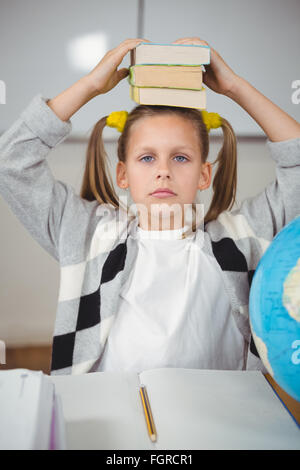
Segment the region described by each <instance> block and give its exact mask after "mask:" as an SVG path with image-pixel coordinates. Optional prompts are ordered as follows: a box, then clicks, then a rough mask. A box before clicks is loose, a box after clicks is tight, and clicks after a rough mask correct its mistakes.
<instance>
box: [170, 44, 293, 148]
mask: <svg viewBox="0 0 300 470" xmlns="http://www.w3.org/2000/svg"><path fill="white" fill-rule="evenodd" d="M173 44H199V45H206V46H210V45H209V44H208V43H207V42H206V41H204V40H202V39H200V38H197V37H190V38H181V39H177V40H176V41H174V42H173ZM210 48H211V60H210V64H209V65H206V66H205V70H206V71H205V73H204V77H203V81H204V83H205V84H206V85H207V86H208V87H209V88H210V89H211V90H213V91H215V92H216V93H219V94H222V95H225V96H227V97H228V98H231V99H232V100H233V101H235V102H236V103H237V104H239V105H240V106H241V107H242V108H243V109H244V110H245V111H246V112H247V113H248V114H249V115H250V116H251V117H252V118H253V119H254V120H255V121H256V122H257V124H258V125H259V126H260V127H261V128H262V129H263V131H264V132H265V134H266V135H267V137H268V138H269V140H270V141H271V142H280V141H283V140H289V139H295V138H297V137H300V124H299V123H298V122H297V121H295V119H293V118H292V117H291V116H289V115H288V114H287V113H286V112H284V111H283V110H282V109H280V108H279V107H278V106H277V105H276V104H274V103H273V102H272V101H271V100H269V99H268V98H267V97H266V96H264V95H263V94H262V93H261V92H260V91H258V90H257V89H256V88H254V87H253V86H252V85H251V84H250V83H249V82H247V80H245V79H244V78H242V77H239V76H238V75H237V74H236V73H235V72H234V71H233V70H232V69H231V68H230V67H229V65H228V64H227V63H226V62H225V61H224V59H223V58H222V57H221V56H220V54H219V53H218V52H217V51H216V50H215V49H213V47H211V46H210Z"/></svg>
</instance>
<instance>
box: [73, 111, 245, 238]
mask: <svg viewBox="0 0 300 470" xmlns="http://www.w3.org/2000/svg"><path fill="white" fill-rule="evenodd" d="M164 114H168V115H170V114H173V115H174V114H175V115H177V116H181V117H183V118H185V119H188V120H189V121H190V122H191V123H192V124H193V125H194V127H195V129H196V131H197V134H198V136H199V142H200V147H201V158H202V163H205V162H206V161H207V158H208V154H209V135H208V131H207V128H206V126H205V124H204V121H203V118H202V114H201V112H200V111H199V110H198V109H195V108H181V107H175V106H152V105H138V106H136V107H135V108H134V109H133V110H132V111H131V112H130V113H129V114H128V117H127V120H126V123H125V126H124V129H123V132H122V133H121V135H120V137H119V140H118V159H119V161H121V162H124V163H125V162H126V155H127V144H128V141H129V138H130V129H131V127H132V126H133V124H134V123H135V122H136V121H138V120H139V119H142V118H145V117H151V116H157V115H164ZM106 119H107V116H105V117H103V118H101V119H100V120H99V121H98V122H97V123H96V124H95V126H94V128H93V130H92V133H91V136H90V139H89V142H88V147H87V152H86V164H85V171H84V176H83V181H82V186H81V191H80V196H81V197H82V198H84V199H87V200H89V201H93V200H97V201H98V202H99V203H100V204H103V203H109V204H112V205H113V206H114V207H116V208H118V207H120V204H119V198H118V196H117V194H116V192H115V189H114V186H113V182H112V178H111V175H110V171H109V166H108V157H107V154H106V151H105V149H104V144H103V138H102V133H103V129H104V127H105V125H106ZM221 121H222V124H221V128H222V131H223V145H222V147H221V149H220V151H219V153H218V156H217V158H216V160H215V161H214V162H212V165H216V164H217V169H216V173H215V176H214V179H213V183H212V188H213V197H212V200H211V204H210V206H209V209H208V211H207V213H206V214H205V217H204V225H205V224H206V223H208V222H210V221H212V220H215V219H216V218H217V217H218V215H219V214H221V213H222V212H223V211H226V210H230V209H231V208H232V206H233V204H234V202H235V197H236V187H237V144H236V136H235V133H234V131H233V129H232V127H231V125H230V124H229V122H228V121H227V120H226V119H224V118H221ZM192 208H193V210H194V211H195V204H194V203H193V204H192ZM196 228H197V227H196V224H195V221H193V223H192V229H191V230H192V231H195V230H196ZM187 233H188V232H185V233H184V234H183V238H185V236H186V235H187Z"/></svg>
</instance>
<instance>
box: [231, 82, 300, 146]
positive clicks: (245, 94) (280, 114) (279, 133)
mask: <svg viewBox="0 0 300 470" xmlns="http://www.w3.org/2000/svg"><path fill="white" fill-rule="evenodd" d="M226 96H228V97H229V98H231V99H233V100H234V101H235V102H236V103H237V104H239V105H240V106H241V107H242V108H243V109H244V110H245V111H246V112H247V113H248V114H250V116H251V117H252V118H253V119H254V120H255V121H256V122H257V124H258V125H259V126H260V127H261V128H262V129H263V131H264V132H265V134H266V135H267V137H268V138H269V140H270V141H272V142H280V141H282V140H289V139H295V138H297V137H300V124H299V122H297V121H295V119H293V118H292V117H291V116H290V115H289V114H287V113H286V112H284V111H283V110H282V109H280V108H279V107H278V106H277V105H276V104H274V103H273V102H272V101H271V100H269V99H268V98H267V97H266V96H264V95H263V94H262V93H260V92H259V91H258V90H257V89H256V88H254V87H253V86H252V85H251V84H250V83H249V82H247V81H246V80H245V79H244V78H241V77H238V76H237V77H236V79H235V81H234V82H233V85H232V88H231V90H230V91H228V92H227V93H226Z"/></svg>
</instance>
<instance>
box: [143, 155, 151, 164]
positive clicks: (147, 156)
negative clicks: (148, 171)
mask: <svg viewBox="0 0 300 470" xmlns="http://www.w3.org/2000/svg"><path fill="white" fill-rule="evenodd" d="M144 158H153V157H150V156H149V155H146V156H145V157H142V158H141V161H145V160H144ZM146 163H147V162H146Z"/></svg>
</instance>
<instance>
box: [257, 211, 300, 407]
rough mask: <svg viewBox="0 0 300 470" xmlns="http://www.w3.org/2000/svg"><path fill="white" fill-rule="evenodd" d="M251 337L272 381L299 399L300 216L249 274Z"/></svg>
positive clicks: (291, 223) (275, 240) (285, 229)
mask: <svg viewBox="0 0 300 470" xmlns="http://www.w3.org/2000/svg"><path fill="white" fill-rule="evenodd" d="M249 313H250V325H251V331H252V336H253V339H254V343H255V346H256V348H257V351H258V353H259V355H260V358H261V360H262V362H263V363H264V365H265V367H266V368H267V370H268V372H269V373H270V374H271V375H272V377H273V378H274V380H275V381H276V382H277V383H278V384H279V386H280V387H281V388H283V390H285V391H286V392H287V393H288V394H289V395H290V396H292V397H293V398H295V399H296V400H298V401H300V216H299V217H297V218H296V219H294V220H292V221H291V222H289V223H288V224H287V225H286V226H285V227H284V228H283V229H282V230H281V231H280V232H278V233H277V235H276V236H275V237H274V239H273V240H272V243H271V244H270V245H269V247H268V249H267V250H266V251H265V253H264V255H263V256H262V258H261V259H260V261H259V263H258V266H257V268H256V271H255V273H254V276H253V280H252V284H251V289H250V298H249Z"/></svg>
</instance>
